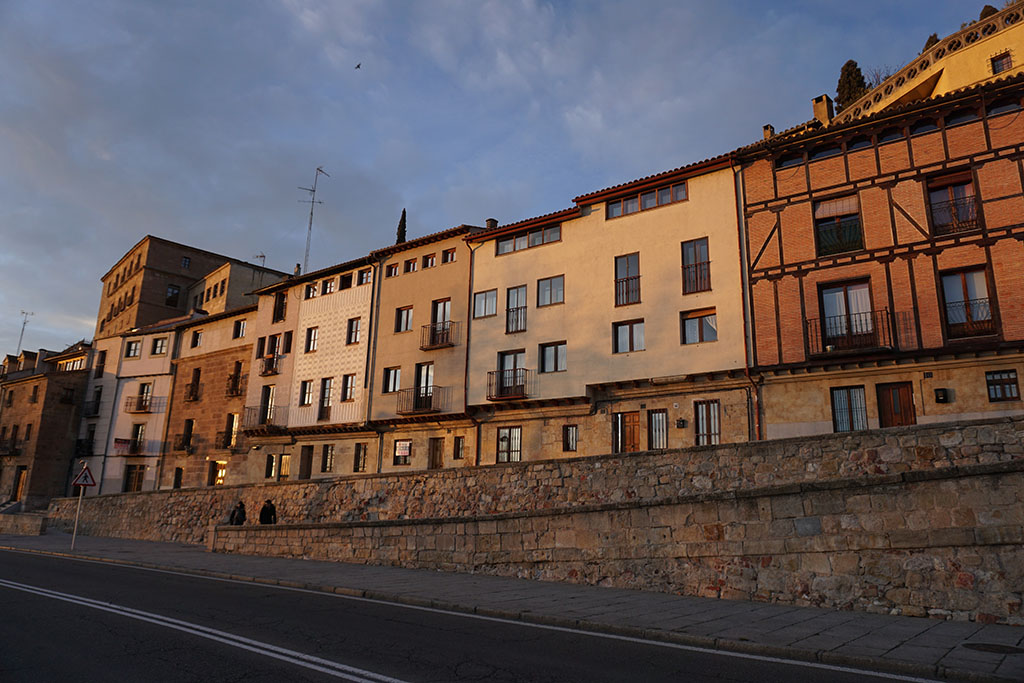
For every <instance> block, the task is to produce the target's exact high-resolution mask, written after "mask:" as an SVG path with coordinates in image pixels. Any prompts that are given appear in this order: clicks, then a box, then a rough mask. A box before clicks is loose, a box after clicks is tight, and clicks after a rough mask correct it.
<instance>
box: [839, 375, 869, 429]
mask: <svg viewBox="0 0 1024 683" xmlns="http://www.w3.org/2000/svg"><path fill="white" fill-rule="evenodd" d="M831 393H832V429H833V431H836V432H853V431H857V430H860V429H867V428H868V409H867V403H866V402H865V400H864V387H862V386H860V387H832V389H831Z"/></svg>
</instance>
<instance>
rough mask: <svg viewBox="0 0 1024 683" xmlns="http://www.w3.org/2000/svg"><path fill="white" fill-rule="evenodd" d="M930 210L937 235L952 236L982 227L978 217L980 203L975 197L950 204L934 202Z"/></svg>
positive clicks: (950, 202)
mask: <svg viewBox="0 0 1024 683" xmlns="http://www.w3.org/2000/svg"><path fill="white" fill-rule="evenodd" d="M929 208H930V209H931V213H932V227H933V228H934V229H935V234H936V235H950V234H953V233H957V232H967V231H969V230H978V229H979V228H981V227H982V224H981V219H980V218H979V217H978V202H977V201H975V198H974V196H973V195H972V196H970V197H961V198H960V199H953V200H950V201H948V202H932V204H931V206H930V207H929Z"/></svg>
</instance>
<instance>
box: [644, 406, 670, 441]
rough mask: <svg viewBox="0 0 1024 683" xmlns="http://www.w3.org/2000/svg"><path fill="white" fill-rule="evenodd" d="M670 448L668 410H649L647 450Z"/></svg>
mask: <svg viewBox="0 0 1024 683" xmlns="http://www.w3.org/2000/svg"><path fill="white" fill-rule="evenodd" d="M664 448H668V411H667V410H665V409H661V410H648V411H647V450H649V451H657V450H662V449H664Z"/></svg>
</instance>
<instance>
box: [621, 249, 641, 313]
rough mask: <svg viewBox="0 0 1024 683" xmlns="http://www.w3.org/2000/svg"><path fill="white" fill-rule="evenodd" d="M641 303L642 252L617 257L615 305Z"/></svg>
mask: <svg viewBox="0 0 1024 683" xmlns="http://www.w3.org/2000/svg"><path fill="white" fill-rule="evenodd" d="M638 303H640V254H639V253H633V254H626V255H625V256H616V257H615V305H616V306H628V305H629V304H638Z"/></svg>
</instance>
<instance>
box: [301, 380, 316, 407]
mask: <svg viewBox="0 0 1024 683" xmlns="http://www.w3.org/2000/svg"><path fill="white" fill-rule="evenodd" d="M312 404H313V382H312V380H308V379H304V380H302V382H300V383H299V405H300V406H308V405H312Z"/></svg>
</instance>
